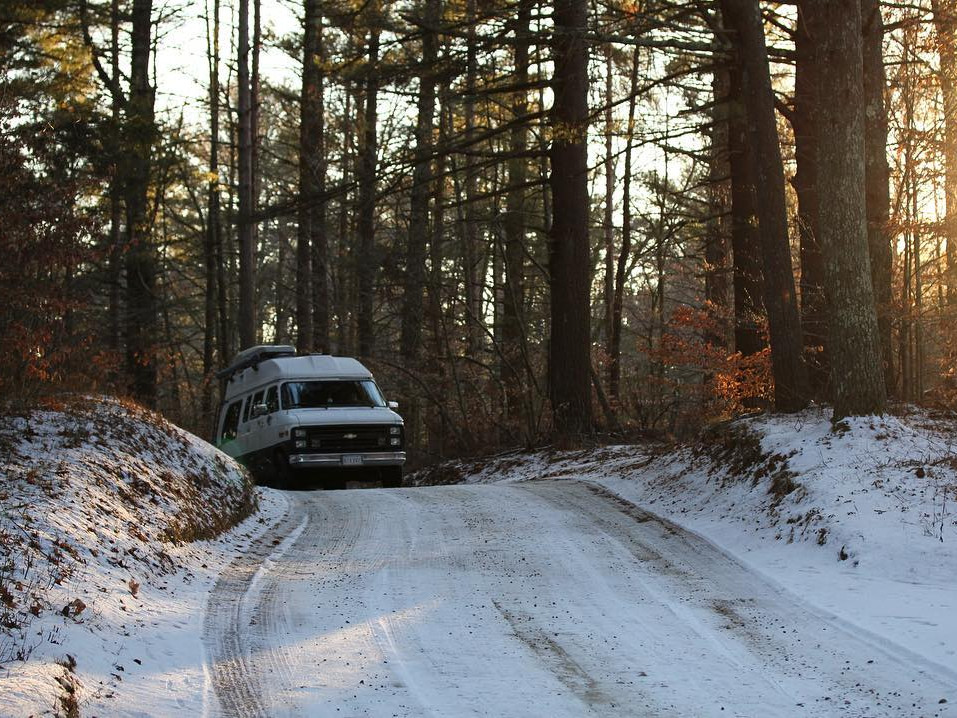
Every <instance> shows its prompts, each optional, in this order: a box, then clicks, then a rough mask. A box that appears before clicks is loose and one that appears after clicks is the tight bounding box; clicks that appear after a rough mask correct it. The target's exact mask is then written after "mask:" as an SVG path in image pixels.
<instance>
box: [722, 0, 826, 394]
mask: <svg viewBox="0 0 957 718" xmlns="http://www.w3.org/2000/svg"><path fill="white" fill-rule="evenodd" d="M721 8H722V12H723V14H724V19H725V22H726V23H727V25H728V26H729V27H730V28H732V29H733V30H734V31H735V36H736V51H737V57H738V62H739V63H740V69H741V72H742V88H743V91H744V98H745V106H746V110H747V117H748V137H749V139H750V144H751V148H752V149H753V154H752V158H753V159H752V162H753V166H754V177H755V193H756V196H757V217H758V226H759V227H760V232H761V250H762V251H761V254H762V259H763V261H762V264H763V267H764V306H765V309H766V310H767V313H768V329H769V332H770V335H771V367H772V371H773V374H774V403H775V407H776V408H777V409H778V411H785V412H787V411H797V410H799V409H802V408H804V407H805V406H806V405H807V402H808V384H807V373H806V371H805V368H804V361H803V359H802V357H801V350H802V348H803V340H802V336H801V322H800V318H799V315H798V309H797V296H796V295H795V291H794V274H793V271H792V268H791V247H790V244H789V242H788V226H787V207H786V202H785V196H784V167H783V164H782V161H781V147H780V143H779V141H778V134H777V126H776V123H775V116H774V92H773V90H772V88H771V75H770V70H769V67H768V51H767V45H766V41H765V37H764V25H763V19H762V16H761V8H760V6H759V4H758V0H721Z"/></svg>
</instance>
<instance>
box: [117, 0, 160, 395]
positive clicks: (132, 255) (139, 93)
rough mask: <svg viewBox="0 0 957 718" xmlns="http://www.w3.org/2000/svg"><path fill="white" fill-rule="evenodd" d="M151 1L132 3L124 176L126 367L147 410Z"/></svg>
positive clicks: (152, 347) (152, 366)
mask: <svg viewBox="0 0 957 718" xmlns="http://www.w3.org/2000/svg"><path fill="white" fill-rule="evenodd" d="M152 12H153V3H152V0H134V1H133V7H132V19H133V25H132V32H131V35H130V37H131V51H132V58H131V62H130V93H129V101H128V103H127V116H126V128H125V129H126V133H125V134H126V137H125V153H124V154H125V155H126V162H127V172H126V173H125V177H126V232H127V252H126V310H127V311H126V364H127V370H128V372H129V375H130V380H131V385H130V391H131V393H132V395H133V398H135V399H136V400H137V401H140V402H142V403H143V404H145V405H147V406H150V407H152V406H154V405H155V403H156V375H157V368H156V342H157V335H158V330H159V327H158V325H159V317H158V313H157V301H156V273H157V259H156V252H155V249H154V247H153V242H152V238H151V231H150V217H149V213H148V194H149V185H150V168H151V164H152V149H153V141H154V139H155V135H156V126H155V123H154V116H153V107H154V100H155V94H154V89H153V88H152V87H151V86H150V82H149V60H150V51H151V47H152V20H151V18H152Z"/></svg>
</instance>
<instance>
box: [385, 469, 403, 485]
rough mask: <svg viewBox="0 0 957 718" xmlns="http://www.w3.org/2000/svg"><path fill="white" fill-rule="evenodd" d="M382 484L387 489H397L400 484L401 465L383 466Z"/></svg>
mask: <svg viewBox="0 0 957 718" xmlns="http://www.w3.org/2000/svg"><path fill="white" fill-rule="evenodd" d="M382 485H383V486H384V487H385V488H387V489H398V488H399V487H400V486H402V467H401V466H387V467H385V468H383V469H382Z"/></svg>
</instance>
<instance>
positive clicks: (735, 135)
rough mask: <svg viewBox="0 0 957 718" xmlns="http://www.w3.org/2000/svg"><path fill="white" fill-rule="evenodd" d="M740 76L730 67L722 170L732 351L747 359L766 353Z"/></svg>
mask: <svg viewBox="0 0 957 718" xmlns="http://www.w3.org/2000/svg"><path fill="white" fill-rule="evenodd" d="M742 75H743V73H742V70H741V67H740V65H739V63H738V62H735V63H734V65H733V66H732V67H731V71H730V75H729V81H730V93H731V102H730V104H729V106H728V169H729V171H730V172H731V198H730V199H731V252H732V262H733V266H732V270H733V271H732V277H731V283H732V292H733V294H734V348H735V351H739V352H741V354H743V355H744V356H751V355H752V354H757V353H758V352H760V351H763V350H764V349H765V348H766V347H767V341H766V339H765V334H764V332H763V331H762V327H761V325H762V324H763V321H762V320H763V318H764V298H763V297H764V272H763V270H762V268H761V254H762V253H761V236H760V233H759V232H758V221H757V213H758V208H757V199H756V195H755V191H756V190H755V186H754V185H755V181H754V164H755V163H754V158H753V157H752V155H753V152H754V150H753V148H752V147H751V142H750V139H749V137H748V119H747V109H746V108H745V96H744V93H745V90H744V85H743V82H742Z"/></svg>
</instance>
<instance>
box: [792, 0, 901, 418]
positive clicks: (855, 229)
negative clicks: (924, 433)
mask: <svg viewBox="0 0 957 718" xmlns="http://www.w3.org/2000/svg"><path fill="white" fill-rule="evenodd" d="M800 7H801V9H802V11H803V12H804V13H805V18H806V20H807V23H808V29H809V31H810V33H811V36H812V37H813V38H814V39H815V40H816V42H817V43H818V47H817V56H818V58H819V65H818V91H819V93H820V94H819V98H820V102H819V103H818V123H819V124H818V127H819V129H820V131H819V133H818V142H817V166H818V189H819V191H820V197H821V201H820V203H819V207H820V210H819V212H820V214H819V220H818V221H819V226H820V233H821V243H822V246H823V248H824V259H825V264H824V267H825V278H826V288H827V296H828V305H829V312H828V319H829V321H828V324H829V330H830V331H829V343H828V348H829V350H830V358H831V386H832V393H833V402H834V416H835V417H836V418H841V417H844V416H847V415H855V414H874V413H880V412H882V411H883V410H884V404H885V397H886V394H885V388H884V375H883V371H882V369H881V351H880V340H879V336H878V330H877V314H876V312H875V309H874V293H873V290H872V287H871V267H870V259H869V257H868V246H867V205H866V197H865V192H864V185H865V176H866V169H865V164H866V163H865V157H864V131H865V129H864V66H863V55H862V42H863V39H862V25H861V5H860V0H802V3H801V6H800Z"/></svg>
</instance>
